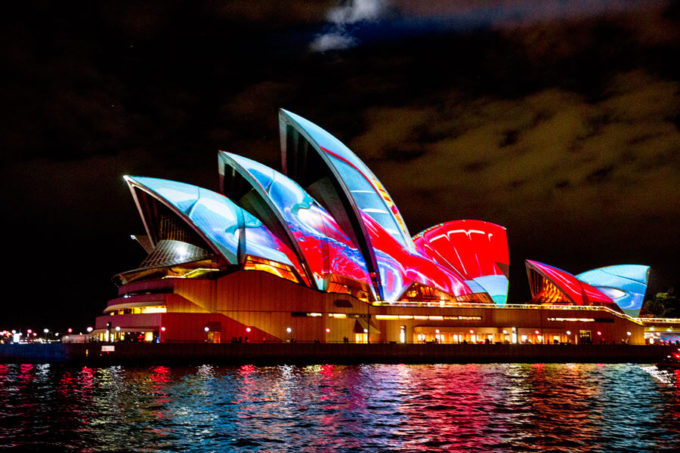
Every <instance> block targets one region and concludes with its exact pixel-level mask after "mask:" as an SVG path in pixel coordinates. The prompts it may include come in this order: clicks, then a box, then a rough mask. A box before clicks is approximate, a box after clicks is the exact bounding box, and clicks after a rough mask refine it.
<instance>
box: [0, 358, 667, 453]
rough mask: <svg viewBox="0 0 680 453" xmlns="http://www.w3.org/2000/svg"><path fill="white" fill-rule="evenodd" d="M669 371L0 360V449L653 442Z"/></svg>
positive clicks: (660, 436) (618, 446)
mask: <svg viewBox="0 0 680 453" xmlns="http://www.w3.org/2000/svg"><path fill="white" fill-rule="evenodd" d="M678 445H680V371H665V370H659V369H657V368H656V367H655V366H654V365H634V364H608V365H598V364H533V365H531V364H466V365H455V364H447V365H388V364H380V365H377V364H376V365H352V366H349V365H348V366H340V365H310V366H288V365H281V366H258V367H256V366H252V365H245V366H240V367H229V366H212V365H203V366H193V367H174V366H173V367H165V366H154V367H148V368H139V367H128V366H111V367H102V368H89V367H73V366H71V367H69V366H65V365H55V364H44V365H28V364H27V365H18V364H17V365H14V364H7V365H3V364H0V450H5V449H11V448H17V449H21V450H26V449H31V450H35V451H45V450H47V449H55V450H60V451H145V452H149V451H230V450H235V449H240V450H262V451H319V450H322V451H323V450H325V451H333V450H341V451H348V450H369V451H370V450H373V451H404V450H423V451H432V450H447V451H452V450H453V451H455V450H460V451H471V450H472V451H474V450H480V451H481V450H483V451H489V450H494V451H518V450H519V451H545V450H554V451H663V450H669V451H670V450H673V449H675V448H676V447H677V446H678Z"/></svg>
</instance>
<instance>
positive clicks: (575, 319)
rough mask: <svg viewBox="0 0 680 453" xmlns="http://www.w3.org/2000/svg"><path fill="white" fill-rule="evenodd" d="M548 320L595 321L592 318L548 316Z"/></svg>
mask: <svg viewBox="0 0 680 453" xmlns="http://www.w3.org/2000/svg"><path fill="white" fill-rule="evenodd" d="M548 321H556V322H595V319H594V318H548Z"/></svg>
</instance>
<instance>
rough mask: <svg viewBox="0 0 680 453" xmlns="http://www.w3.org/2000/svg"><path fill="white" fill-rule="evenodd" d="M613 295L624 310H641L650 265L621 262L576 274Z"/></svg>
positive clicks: (605, 292) (580, 278)
mask: <svg viewBox="0 0 680 453" xmlns="http://www.w3.org/2000/svg"><path fill="white" fill-rule="evenodd" d="M576 278H578V279H579V280H580V281H582V282H585V283H588V284H590V285H592V286H594V287H595V288H597V289H598V290H600V291H601V292H603V293H604V294H606V295H608V296H609V297H611V298H612V299H613V300H614V302H616V304H617V305H618V306H619V307H621V308H622V309H624V310H638V311H639V310H640V309H641V308H642V304H643V302H644V300H645V293H646V292H647V282H648V281H649V266H643V265H639V264H619V265H616V266H607V267H601V268H598V269H593V270H590V271H587V272H583V273H580V274H578V275H576Z"/></svg>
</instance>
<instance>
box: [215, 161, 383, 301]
mask: <svg viewBox="0 0 680 453" xmlns="http://www.w3.org/2000/svg"><path fill="white" fill-rule="evenodd" d="M219 159H220V172H221V173H222V172H224V171H225V169H224V166H227V167H228V168H232V169H234V170H236V171H238V172H239V173H240V174H241V175H242V176H243V177H244V178H246V180H247V181H248V182H249V183H250V184H251V185H252V187H253V188H254V189H255V190H256V191H257V192H258V193H259V195H260V196H261V198H262V202H264V203H266V204H267V205H268V206H269V208H270V209H271V210H272V211H274V212H275V213H276V215H277V216H278V217H279V218H280V219H281V223H282V225H283V227H284V228H285V229H286V230H288V232H289V235H290V236H291V237H292V238H293V241H294V243H295V244H297V245H298V246H299V249H300V253H301V257H302V259H303V260H304V261H305V263H306V264H307V266H308V267H309V268H310V270H311V272H312V275H313V278H314V280H315V283H316V285H317V289H319V290H321V291H329V290H337V289H338V286H342V283H341V282H345V283H347V284H349V285H351V286H354V287H358V288H360V289H361V290H363V291H370V290H371V281H370V277H369V275H368V270H367V268H366V263H365V261H364V258H363V256H362V255H361V252H360V251H359V249H358V248H357V246H356V245H355V244H354V243H353V242H352V240H351V239H350V237H349V236H348V235H347V234H346V233H345V232H343V231H342V229H341V228H340V226H339V225H338V223H337V222H336V221H335V219H334V218H333V217H332V216H331V215H330V213H328V211H327V210H326V209H325V208H324V207H323V206H321V205H320V204H319V203H318V202H317V201H316V200H315V199H314V198H312V197H311V196H310V195H309V194H308V193H307V192H306V191H305V190H304V189H303V188H302V187H300V185H299V184H297V183H296V182H295V181H293V180H291V179H290V178H288V177H287V176H285V175H283V174H281V173H279V172H277V171H276V170H274V169H272V168H270V167H267V166H266V165H263V164H260V163H259V162H255V161H253V160H251V159H248V158H246V157H243V156H238V155H236V154H232V153H226V152H221V153H220V157H219ZM347 280H352V282H348V281H347ZM374 298H375V297H374Z"/></svg>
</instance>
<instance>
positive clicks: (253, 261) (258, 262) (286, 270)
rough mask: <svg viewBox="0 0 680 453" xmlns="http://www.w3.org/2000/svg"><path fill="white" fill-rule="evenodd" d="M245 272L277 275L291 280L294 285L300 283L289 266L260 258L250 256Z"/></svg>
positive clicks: (247, 258) (245, 264)
mask: <svg viewBox="0 0 680 453" xmlns="http://www.w3.org/2000/svg"><path fill="white" fill-rule="evenodd" d="M243 270H246V271H262V272H267V273H269V274H273V275H276V276H277V277H281V278H283V279H286V280H290V281H291V282H294V283H299V282H300V281H299V280H298V278H297V276H296V275H295V272H293V269H292V268H291V267H290V266H287V265H285V264H283V263H278V262H276V261H271V260H265V259H262V258H258V257H256V256H252V255H248V256H247V257H246V261H245V263H244V265H243Z"/></svg>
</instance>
